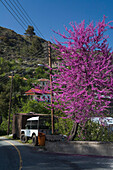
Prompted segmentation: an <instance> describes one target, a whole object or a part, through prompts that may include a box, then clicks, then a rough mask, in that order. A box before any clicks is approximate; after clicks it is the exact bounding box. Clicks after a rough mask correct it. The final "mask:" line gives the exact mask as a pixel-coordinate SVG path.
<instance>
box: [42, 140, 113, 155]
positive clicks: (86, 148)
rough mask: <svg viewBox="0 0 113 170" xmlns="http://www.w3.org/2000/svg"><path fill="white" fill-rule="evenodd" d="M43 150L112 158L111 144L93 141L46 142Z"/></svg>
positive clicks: (112, 147)
mask: <svg viewBox="0 0 113 170" xmlns="http://www.w3.org/2000/svg"><path fill="white" fill-rule="evenodd" d="M45 148H46V149H47V151H49V152H56V153H67V154H80V155H97V156H113V142H95V141H94V142H93V141H70V142H62V141H56V142H50V141H46V144H45Z"/></svg>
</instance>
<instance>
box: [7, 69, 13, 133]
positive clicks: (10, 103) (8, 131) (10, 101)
mask: <svg viewBox="0 0 113 170" xmlns="http://www.w3.org/2000/svg"><path fill="white" fill-rule="evenodd" d="M13 76H14V72H12V77H11V88H10V98H9V116H8V129H7V134H8V135H9V133H10V115H11V105H12V89H13Z"/></svg>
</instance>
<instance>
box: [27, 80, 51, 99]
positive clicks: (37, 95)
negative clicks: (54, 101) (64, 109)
mask: <svg viewBox="0 0 113 170" xmlns="http://www.w3.org/2000/svg"><path fill="white" fill-rule="evenodd" d="M38 82H39V86H37V87H35V88H32V89H30V90H28V91H26V92H25V95H26V96H29V98H30V99H31V100H35V101H46V102H50V101H51V95H50V91H48V90H43V89H44V87H46V86H47V85H48V84H49V80H48V79H38Z"/></svg>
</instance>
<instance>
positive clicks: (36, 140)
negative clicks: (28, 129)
mask: <svg viewBox="0 0 113 170" xmlns="http://www.w3.org/2000/svg"><path fill="white" fill-rule="evenodd" d="M32 143H33V146H36V145H38V137H36V135H33V137H32Z"/></svg>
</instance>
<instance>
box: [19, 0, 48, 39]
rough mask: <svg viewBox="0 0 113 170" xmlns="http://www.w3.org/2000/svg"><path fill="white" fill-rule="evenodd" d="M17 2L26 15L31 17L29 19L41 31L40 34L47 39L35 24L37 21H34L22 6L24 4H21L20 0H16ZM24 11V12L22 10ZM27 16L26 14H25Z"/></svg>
mask: <svg viewBox="0 0 113 170" xmlns="http://www.w3.org/2000/svg"><path fill="white" fill-rule="evenodd" d="M16 1H17V3H18V4H19V6H20V7H21V8H22V10H23V11H24V13H25V14H26V16H27V17H28V18H29V20H30V21H31V23H32V24H33V25H34V26H35V27H36V29H37V30H38V31H39V33H40V35H41V36H42V37H43V38H44V39H45V37H44V35H43V34H42V33H41V31H40V30H39V29H38V28H37V26H36V25H35V23H34V22H33V20H32V19H31V18H30V17H29V15H28V14H27V12H26V11H25V9H24V8H23V7H22V5H21V4H20V2H19V1H18V0H16ZM22 13H23V12H22ZM24 16H25V15H24Z"/></svg>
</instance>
